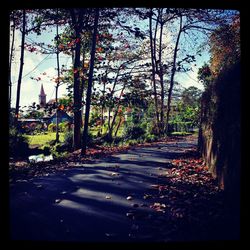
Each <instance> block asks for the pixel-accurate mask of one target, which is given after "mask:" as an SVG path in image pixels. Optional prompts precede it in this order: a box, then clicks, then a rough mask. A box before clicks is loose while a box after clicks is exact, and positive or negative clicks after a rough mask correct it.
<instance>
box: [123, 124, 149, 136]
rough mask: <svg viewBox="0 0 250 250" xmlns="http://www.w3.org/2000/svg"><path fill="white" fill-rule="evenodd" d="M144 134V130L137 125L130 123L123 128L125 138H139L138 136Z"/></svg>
mask: <svg viewBox="0 0 250 250" xmlns="http://www.w3.org/2000/svg"><path fill="white" fill-rule="evenodd" d="M144 134H145V130H144V129H143V128H142V127H140V126H138V125H132V126H129V127H127V128H126V129H125V138H126V139H139V138H140V137H143V136H144Z"/></svg>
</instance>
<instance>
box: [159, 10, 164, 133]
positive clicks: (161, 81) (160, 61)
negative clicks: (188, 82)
mask: <svg viewBox="0 0 250 250" xmlns="http://www.w3.org/2000/svg"><path fill="white" fill-rule="evenodd" d="M159 19H161V20H159ZM158 20H159V22H160V38H159V40H160V41H159V77H160V86H161V110H160V132H161V133H163V132H164V82H163V72H162V32H163V23H162V9H160V10H159V18H158Z"/></svg>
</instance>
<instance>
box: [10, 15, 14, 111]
mask: <svg viewBox="0 0 250 250" xmlns="http://www.w3.org/2000/svg"><path fill="white" fill-rule="evenodd" d="M11 19H12V22H13V23H12V26H11V29H12V41H11V47H10V58H9V110H10V109H11V97H12V80H11V70H12V61H13V52H14V44H15V30H16V17H15V13H12V18H11Z"/></svg>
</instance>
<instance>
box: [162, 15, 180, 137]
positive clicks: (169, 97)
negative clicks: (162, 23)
mask: <svg viewBox="0 0 250 250" xmlns="http://www.w3.org/2000/svg"><path fill="white" fill-rule="evenodd" d="M179 20H180V24H179V31H178V35H177V39H176V43H175V48H174V55H173V65H172V71H171V77H170V86H169V90H168V103H167V117H166V134H167V133H168V123H169V116H170V110H171V106H170V105H171V97H172V92H173V87H174V76H175V73H176V60H177V52H178V46H179V42H180V37H181V32H182V28H183V27H182V14H181V13H180V18H179Z"/></svg>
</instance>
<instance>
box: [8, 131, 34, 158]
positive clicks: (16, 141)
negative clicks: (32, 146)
mask: <svg viewBox="0 0 250 250" xmlns="http://www.w3.org/2000/svg"><path fill="white" fill-rule="evenodd" d="M16 133H17V132H16V129H14V128H11V129H10V131H9V154H10V156H12V157H22V156H28V154H29V144H28V141H27V138H25V137H24V136H23V135H22V134H19V133H17V135H16Z"/></svg>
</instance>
